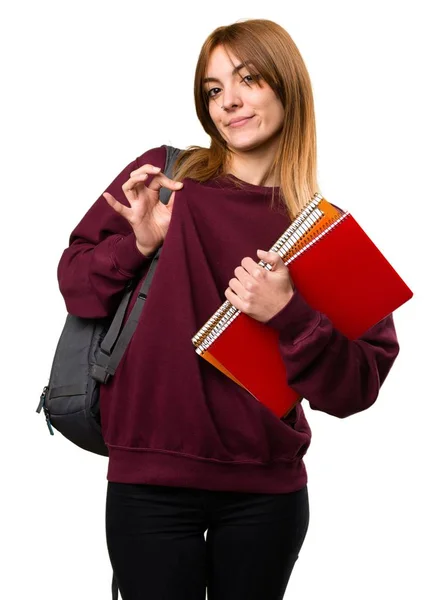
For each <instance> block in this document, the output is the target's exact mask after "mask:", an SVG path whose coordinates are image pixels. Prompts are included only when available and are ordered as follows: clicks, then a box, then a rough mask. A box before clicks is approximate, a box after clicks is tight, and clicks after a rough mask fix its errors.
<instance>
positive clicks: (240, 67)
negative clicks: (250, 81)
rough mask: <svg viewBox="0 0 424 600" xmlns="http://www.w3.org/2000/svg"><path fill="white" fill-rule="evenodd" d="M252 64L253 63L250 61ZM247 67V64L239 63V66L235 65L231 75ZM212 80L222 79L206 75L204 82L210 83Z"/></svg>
mask: <svg viewBox="0 0 424 600" xmlns="http://www.w3.org/2000/svg"><path fill="white" fill-rule="evenodd" d="M248 64H251V63H248ZM244 68H247V67H246V65H245V64H240V65H237V67H234V69H233V72H232V73H231V75H233V76H234V75H236V74H237V73H238V72H239V71H241V70H242V69H244ZM212 81H218V82H219V81H220V80H219V79H217V77H205V78H204V80H203V83H210V82H212Z"/></svg>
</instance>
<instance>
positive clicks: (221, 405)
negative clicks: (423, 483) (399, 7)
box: [59, 20, 399, 600]
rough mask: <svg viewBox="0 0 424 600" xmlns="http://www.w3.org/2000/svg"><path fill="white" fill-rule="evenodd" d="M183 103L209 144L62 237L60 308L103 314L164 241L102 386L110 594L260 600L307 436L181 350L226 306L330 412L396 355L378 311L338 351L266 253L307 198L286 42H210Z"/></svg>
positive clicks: (286, 543) (145, 172)
mask: <svg viewBox="0 0 424 600" xmlns="http://www.w3.org/2000/svg"><path fill="white" fill-rule="evenodd" d="M195 100H196V109H197V115H198V117H199V119H200V121H201V123H202V125H203V127H204V129H205V131H206V132H207V133H208V134H209V135H210V137H211V145H210V148H208V149H204V148H196V147H191V148H190V149H188V150H187V151H185V152H182V153H181V155H180V156H179V159H178V161H177V165H176V170H175V173H174V178H173V179H169V178H167V177H165V175H164V174H163V173H162V172H161V171H162V170H163V168H164V162H165V148H164V147H158V148H154V149H152V150H149V151H147V152H146V153H144V154H143V155H142V156H141V157H139V158H138V159H136V160H135V161H134V162H133V163H131V164H130V165H128V166H127V167H126V168H125V169H124V170H123V171H122V172H121V174H120V175H118V177H117V178H116V179H115V181H113V182H112V184H111V185H110V186H109V187H108V189H107V191H106V192H105V193H104V195H102V196H101V197H100V198H99V199H98V200H97V202H96V203H95V204H94V205H93V206H92V208H91V209H90V210H89V211H88V213H87V214H86V215H85V217H84V218H83V219H82V221H81V222H80V223H79V225H78V226H77V227H76V229H75V230H74V232H73V233H72V236H71V242H70V246H69V248H67V249H66V250H65V252H64V254H63V256H62V258H61V261H60V264H59V283H60V289H61V291H62V293H63V296H64V298H65V301H66V304H67V308H68V311H69V312H70V313H73V314H76V315H78V316H81V317H102V316H105V315H111V314H113V312H114V310H115V309H116V307H117V304H118V303H119V299H120V296H121V294H122V292H123V290H124V288H125V286H126V284H127V283H128V281H129V280H132V279H137V280H140V281H141V280H142V279H143V275H144V274H145V273H146V269H147V268H148V266H149V260H150V257H151V256H152V255H153V254H154V252H155V250H156V249H157V248H158V247H159V246H161V245H162V244H163V249H162V253H161V258H160V262H159V265H158V268H157V271H156V273H155V277H154V280H153V283H152V286H151V289H150V292H149V297H148V300H147V302H146V306H145V310H144V313H143V317H142V319H141V321H140V323H139V325H138V327H137V330H136V332H135V334H134V336H133V338H132V341H131V343H130V345H129V347H128V349H127V351H126V354H125V356H124V358H123V360H122V362H121V363H120V365H119V368H118V370H117V372H116V374H115V376H114V377H113V378H112V380H111V381H110V382H109V383H108V384H107V385H105V386H103V389H102V390H101V415H102V431H103V435H104V438H105V442H106V444H107V445H108V448H109V469H108V482H109V483H108V495H107V506H106V530H107V542H108V549H109V554H110V559H111V563H112V566H113V569H114V572H115V574H116V577H117V580H118V583H119V587H120V590H121V594H122V597H123V599H124V600H136V599H139V598H140V599H141V598H146V599H149V600H156V599H157V600H159V599H161V600H162V599H166V600H174V599H175V600H176V599H184V600H201V599H203V598H204V597H205V590H206V587H207V591H208V599H209V600H239V599H240V600H241V599H243V600H277V599H280V598H283V596H284V592H285V589H286V586H287V582H288V580H289V577H290V574H291V572H292V569H293V566H294V563H295V561H296V560H297V557H298V554H299V551H300V548H301V546H302V544H303V541H304V538H305V535H306V532H307V528H308V520H309V505H308V494H307V475H306V471H305V466H304V463H303V460H302V459H303V456H304V455H305V453H306V451H307V449H308V447H309V443H310V437H311V432H310V429H309V426H308V423H307V421H306V419H305V416H304V413H303V409H302V406H301V403H298V404H297V405H296V407H295V408H294V409H293V410H292V411H291V412H290V414H289V415H288V416H287V417H285V418H282V419H278V418H277V417H275V415H274V414H273V413H271V411H269V410H268V409H267V408H266V407H264V406H263V405H262V404H260V403H259V402H257V401H256V400H255V399H254V398H253V397H252V396H251V395H250V394H248V393H247V392H246V391H245V390H243V389H242V388H241V387H239V386H237V385H236V384H235V383H233V382H232V381H231V380H230V379H229V378H227V377H225V376H224V375H222V373H221V372H220V371H219V370H218V369H215V368H214V367H213V366H211V365H209V364H208V363H207V362H206V361H204V360H202V359H201V358H199V356H197V355H196V353H195V352H194V349H193V346H192V343H191V338H192V336H193V335H194V333H195V332H196V331H197V330H198V329H199V328H200V327H201V326H202V325H203V324H204V323H205V321H206V320H207V319H208V318H209V317H210V315H211V314H213V313H214V312H215V310H216V309H217V308H218V307H219V306H220V304H221V303H222V302H223V301H224V300H225V299H228V300H229V301H230V302H231V303H232V304H233V305H235V306H236V307H237V308H239V309H240V310H241V311H242V312H244V313H246V314H248V315H250V316H251V317H253V318H255V319H257V320H259V321H262V322H264V323H268V324H269V325H270V326H272V327H274V328H276V329H277V331H278V332H279V340H280V351H281V354H282V357H283V359H284V362H285V365H286V369H287V374H288V380H289V383H290V385H291V386H292V387H293V388H294V389H295V390H296V391H297V392H298V393H299V394H300V395H301V396H302V397H303V398H305V399H307V401H308V402H309V404H310V406H311V407H312V408H313V409H316V410H321V411H324V412H327V413H329V414H331V415H334V416H337V417H340V418H341V417H346V416H348V415H351V414H353V413H356V412H359V411H362V410H365V409H366V408H368V407H369V406H371V405H372V404H373V402H374V401H375V400H376V398H377V395H378V392H379V388H380V386H381V384H382V383H383V381H384V379H385V378H386V376H387V374H388V372H389V370H390V368H391V366H392V365H393V362H394V360H395V358H396V356H397V354H398V350H399V348H398V343H397V339H396V333H395V329H394V325H393V319H392V316H391V315H390V316H389V317H387V318H386V319H384V320H383V321H381V322H380V323H379V324H377V325H376V326H374V327H373V328H371V329H370V330H369V331H368V332H367V333H366V334H365V335H364V336H363V337H362V338H360V339H359V340H355V341H349V340H348V339H346V338H345V337H344V336H343V335H342V334H341V333H340V332H338V331H337V330H336V329H335V328H334V327H333V326H332V324H331V322H330V321H329V320H328V319H327V318H326V317H325V315H323V314H321V313H318V312H317V311H315V310H314V309H312V308H311V307H310V306H309V305H308V304H307V303H306V302H305V301H304V300H303V299H302V297H301V296H300V294H298V293H297V292H296V291H295V290H293V288H292V285H291V281H290V277H289V273H288V270H287V268H286V267H285V265H284V263H283V262H282V260H281V259H280V258H279V257H278V255H276V254H275V253H270V252H266V251H264V248H267V247H270V246H271V245H272V244H273V242H274V241H275V240H276V239H277V238H278V237H279V236H280V235H281V233H282V232H283V231H284V230H285V229H286V228H287V227H288V225H289V223H290V221H291V219H292V218H293V216H294V215H295V214H296V213H297V212H298V211H299V210H300V209H301V208H302V207H303V206H304V205H305V204H306V203H307V202H308V201H309V200H310V199H311V197H312V196H313V194H314V192H315V191H317V190H318V186H317V181H316V143H315V121H314V110H313V98H312V90H311V84H310V80H309V76H308V73H307V70H306V68H305V65H304V63H303V60H302V58H301V56H300V54H299V51H298V50H297V48H296V46H295V44H294V43H293V41H292V39H291V38H290V36H289V35H288V34H287V32H286V31H285V30H284V29H282V28H281V27H280V26H278V25H276V24H275V23H273V22H270V21H265V20H250V21H246V22H239V23H236V24H233V25H230V26H228V27H220V28H218V29H217V30H215V31H214V32H213V33H212V34H211V35H210V36H209V37H208V39H207V40H206V41H205V43H204V45H203V47H202V50H201V53H200V56H199V60H198V65H197V69H196V76H195ZM160 187H166V188H168V189H169V190H171V192H172V195H171V198H170V201H169V203H168V204H167V205H164V204H162V203H161V202H160V201H159V198H158V190H159V189H160ZM105 199H106V201H107V202H106V201H105ZM258 249H259V250H258ZM259 259H263V260H265V261H266V262H267V263H269V264H270V265H271V267H272V268H271V270H270V271H268V270H266V269H263V268H261V267H259V266H258V264H257V263H258V260H259ZM138 287H139V286H137V288H138ZM134 301H135V295H134V298H133V302H132V304H133V303H134ZM132 304H131V306H132ZM131 306H130V308H131ZM263 368H264V369H266V365H263ZM205 531H207V537H206V540H205V536H204V533H205Z"/></svg>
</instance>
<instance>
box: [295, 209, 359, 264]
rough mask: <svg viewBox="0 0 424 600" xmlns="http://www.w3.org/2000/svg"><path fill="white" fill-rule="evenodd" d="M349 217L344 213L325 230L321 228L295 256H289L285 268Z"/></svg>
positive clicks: (347, 213)
mask: <svg viewBox="0 0 424 600" xmlns="http://www.w3.org/2000/svg"><path fill="white" fill-rule="evenodd" d="M349 215H350V213H349V212H345V213H343V214H342V215H341V217H339V218H338V219H337V221H334V223H332V224H331V225H329V226H328V227H326V228H323V229H322V230H321V233H319V234H318V235H317V236H314V237H313V238H310V240H311V241H310V242H308V243H307V244H306V245H305V246H303V247H302V248H301V249H300V250H298V251H297V252H296V253H295V254H293V256H290V258H289V259H288V260H287V262H285V263H284V264H285V265H286V267H287V266H288V265H289V264H290V263H291V262H293V261H294V260H295V259H296V258H298V256H300V255H301V254H303V252H305V250H308V248H310V247H311V246H313V245H314V244H316V242H318V241H319V240H320V239H321V238H323V237H324V236H325V235H327V234H328V233H330V231H331V230H332V229H334V228H335V227H337V226H338V225H340V223H342V221H344V220H345V219H346V217H348V216H349Z"/></svg>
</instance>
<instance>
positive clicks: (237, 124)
mask: <svg viewBox="0 0 424 600" xmlns="http://www.w3.org/2000/svg"><path fill="white" fill-rule="evenodd" d="M251 119H252V117H245V118H244V119H238V120H237V121H233V122H232V123H229V125H228V127H243V125H246V123H248V122H249V121H250V120H251Z"/></svg>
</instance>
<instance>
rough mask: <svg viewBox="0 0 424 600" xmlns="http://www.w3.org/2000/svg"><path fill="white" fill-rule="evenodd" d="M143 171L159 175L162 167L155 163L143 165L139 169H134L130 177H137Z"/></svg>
mask: <svg viewBox="0 0 424 600" xmlns="http://www.w3.org/2000/svg"><path fill="white" fill-rule="evenodd" d="M143 173H147V174H149V175H157V174H158V173H160V167H156V166H155V165H149V164H146V165H141V167H139V168H138V169H134V171H131V173H130V177H137V176H138V175H142V174H143Z"/></svg>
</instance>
